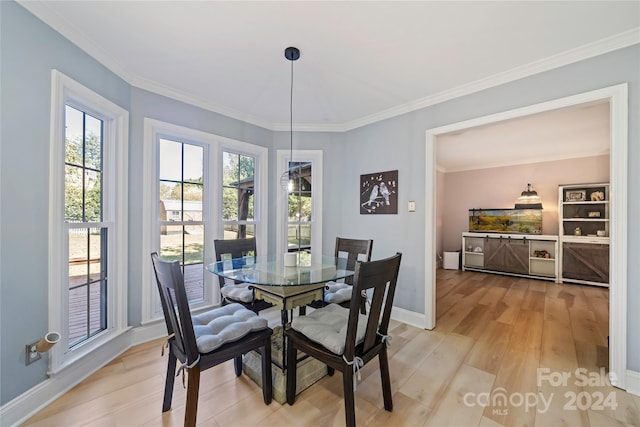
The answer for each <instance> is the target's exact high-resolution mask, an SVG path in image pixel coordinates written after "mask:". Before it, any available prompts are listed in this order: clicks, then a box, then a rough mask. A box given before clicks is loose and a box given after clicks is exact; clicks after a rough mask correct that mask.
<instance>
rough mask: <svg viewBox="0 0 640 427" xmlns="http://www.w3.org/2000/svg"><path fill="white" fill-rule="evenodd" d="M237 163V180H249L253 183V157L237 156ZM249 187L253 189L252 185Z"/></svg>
mask: <svg viewBox="0 0 640 427" xmlns="http://www.w3.org/2000/svg"><path fill="white" fill-rule="evenodd" d="M239 162H240V165H239V171H238V175H239V176H238V178H239V180H240V181H243V180H247V179H251V180H252V181H253V175H254V164H255V160H254V159H253V157H247V156H239ZM251 187H252V188H253V185H251Z"/></svg>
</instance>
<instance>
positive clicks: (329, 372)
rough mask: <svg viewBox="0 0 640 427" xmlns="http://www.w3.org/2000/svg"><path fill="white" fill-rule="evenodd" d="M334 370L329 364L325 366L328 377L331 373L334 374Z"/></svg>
mask: <svg viewBox="0 0 640 427" xmlns="http://www.w3.org/2000/svg"><path fill="white" fill-rule="evenodd" d="M335 372H336V370H335V369H333V368H332V367H330V366H327V375H329V376H330V377H332V376H333V374H334V373H335Z"/></svg>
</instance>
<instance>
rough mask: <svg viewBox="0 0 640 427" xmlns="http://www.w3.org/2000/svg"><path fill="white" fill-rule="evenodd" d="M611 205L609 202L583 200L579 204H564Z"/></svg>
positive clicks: (575, 203) (574, 203)
mask: <svg viewBox="0 0 640 427" xmlns="http://www.w3.org/2000/svg"><path fill="white" fill-rule="evenodd" d="M607 203H609V201H608V200H596V201H593V200H582V201H577V202H562V204H564V205H604V204H607Z"/></svg>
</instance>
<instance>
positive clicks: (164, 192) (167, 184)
mask: <svg viewBox="0 0 640 427" xmlns="http://www.w3.org/2000/svg"><path fill="white" fill-rule="evenodd" d="M177 185H178V184H176V183H175V182H171V181H160V200H171V199H173V200H179V196H176V194H180V190H176V186H177ZM176 197H178V198H177V199H176Z"/></svg>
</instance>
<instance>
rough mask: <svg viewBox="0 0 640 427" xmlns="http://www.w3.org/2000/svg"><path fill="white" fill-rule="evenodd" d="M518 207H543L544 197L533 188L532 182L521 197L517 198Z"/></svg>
mask: <svg viewBox="0 0 640 427" xmlns="http://www.w3.org/2000/svg"><path fill="white" fill-rule="evenodd" d="M515 208H516V209H542V199H540V196H538V193H537V192H536V191H535V190H534V189H533V187H532V186H531V184H527V188H526V190H524V191H523V192H522V193H521V194H520V197H518V199H517V200H516V206H515Z"/></svg>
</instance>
